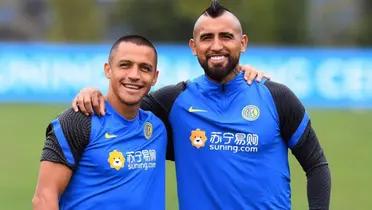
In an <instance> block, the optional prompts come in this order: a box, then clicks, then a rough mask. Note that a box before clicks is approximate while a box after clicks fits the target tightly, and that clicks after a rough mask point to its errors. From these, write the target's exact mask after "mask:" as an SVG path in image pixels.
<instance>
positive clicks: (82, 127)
mask: <svg viewBox="0 0 372 210" xmlns="http://www.w3.org/2000/svg"><path fill="white" fill-rule="evenodd" d="M58 120H59V123H60V125H61V128H62V132H63V134H64V136H65V138H66V140H67V142H68V145H69V147H70V150H71V153H72V155H73V157H74V160H75V165H71V164H69V163H68V162H67V160H66V157H65V155H64V153H63V151H62V148H61V146H60V145H59V143H58V140H57V137H56V134H55V133H54V130H53V126H52V124H50V125H49V126H48V128H47V131H46V140H45V144H44V148H43V153H42V157H41V160H46V161H52V162H57V163H62V164H64V165H66V166H68V167H69V168H71V169H74V168H75V166H76V164H77V163H78V161H79V160H80V157H81V154H82V153H83V152H84V149H85V147H86V146H87V144H88V143H89V139H90V131H91V117H88V116H85V115H83V114H82V113H80V112H74V111H73V110H72V109H68V110H66V111H65V112H63V113H62V114H61V115H60V116H59V117H58Z"/></svg>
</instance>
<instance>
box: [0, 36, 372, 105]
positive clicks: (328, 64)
mask: <svg viewBox="0 0 372 210" xmlns="http://www.w3.org/2000/svg"><path fill="white" fill-rule="evenodd" d="M110 47H111V46H110V45H83V44H49V43H48V44H47V43H0V102H42V103H55V102H69V101H71V100H72V98H73V97H74V96H75V94H76V93H77V92H78V91H79V90H80V89H81V88H82V87H86V86H90V87H97V88H100V89H101V90H103V91H105V90H106V88H107V85H108V82H107V79H106V78H105V76H104V73H103V64H104V63H105V62H106V61H107V57H108V53H109V50H110ZM157 47H158V52H159V65H158V68H159V70H160V75H159V80H158V83H157V85H156V86H155V88H154V89H156V88H159V87H162V86H164V85H168V84H175V83H176V82H179V81H181V80H187V79H192V78H195V77H197V76H199V75H201V74H203V70H202V69H201V67H200V66H199V63H198V61H197V58H196V57H195V56H193V55H192V53H191V50H190V49H189V48H188V47H187V46H185V45H167V44H163V45H161V44H159V45H158V46H157ZM241 63H242V64H249V65H252V66H254V67H256V68H258V69H261V70H264V71H265V72H268V73H269V74H270V75H271V76H272V80H274V81H278V82H281V83H284V84H286V85H287V86H288V87H290V88H291V89H292V90H293V91H294V92H295V93H296V94H297V96H298V97H299V98H300V99H301V100H302V102H304V104H305V105H306V106H308V107H330V108H333V107H336V108H372V49H344V48H343V49H337V48H329V49H325V48H283V47H275V48H274V47H258V46H255V47H250V48H248V50H247V51H246V52H245V53H244V54H242V56H241Z"/></svg>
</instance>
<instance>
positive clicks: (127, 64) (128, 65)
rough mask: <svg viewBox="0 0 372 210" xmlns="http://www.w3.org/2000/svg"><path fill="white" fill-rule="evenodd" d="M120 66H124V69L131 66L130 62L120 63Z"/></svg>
mask: <svg viewBox="0 0 372 210" xmlns="http://www.w3.org/2000/svg"><path fill="white" fill-rule="evenodd" d="M119 67H120V68H122V69H127V68H129V67H130V63H120V64H119Z"/></svg>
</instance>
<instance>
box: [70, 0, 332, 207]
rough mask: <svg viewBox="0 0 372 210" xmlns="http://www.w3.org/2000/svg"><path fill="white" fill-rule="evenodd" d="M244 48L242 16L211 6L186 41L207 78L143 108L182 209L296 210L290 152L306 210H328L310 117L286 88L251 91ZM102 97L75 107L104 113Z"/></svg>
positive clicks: (88, 95) (324, 170) (149, 100)
mask: <svg viewBox="0 0 372 210" xmlns="http://www.w3.org/2000/svg"><path fill="white" fill-rule="evenodd" d="M247 43H248V37H247V36H246V35H245V34H243V33H242V27H241V25H240V22H239V20H238V19H237V17H236V16H235V15H234V14H232V13H231V12H230V11H228V10H227V9H226V8H224V7H222V6H221V5H220V4H219V3H218V2H217V1H212V4H211V6H210V7H209V8H207V9H206V10H205V11H204V12H203V13H202V15H201V16H200V17H199V18H198V20H197V21H196V22H195V25H194V31H193V38H192V39H191V40H190V42H189V45H190V47H191V49H192V52H193V54H194V55H196V56H197V58H198V60H199V63H200V65H201V66H202V67H203V69H204V72H205V75H202V76H200V77H198V78H196V79H195V80H193V81H188V82H181V83H179V84H177V85H174V86H168V87H164V88H161V89H159V90H158V91H156V92H154V93H152V94H150V95H149V96H148V97H146V98H145V99H144V101H143V103H142V105H141V107H142V108H143V109H148V110H151V111H152V112H153V113H155V114H156V115H157V116H159V117H160V118H161V119H162V120H163V122H164V123H165V124H166V127H167V130H168V156H167V157H168V159H171V160H173V159H174V160H175V165H176V173H177V190H178V198H179V208H180V209H181V210H188V209H193V210H199V209H200V210H213V209H291V190H290V172H289V165H288V149H291V151H292V153H293V154H294V155H295V157H296V158H297V160H298V161H299V163H300V164H301V166H302V168H303V169H304V171H305V172H306V176H307V186H308V187H307V195H308V202H309V208H310V209H328V208H329V200H330V173H329V168H328V163H327V161H326V158H325V156H324V153H323V151H322V148H321V147H320V144H319V142H318V139H317V137H316V135H315V132H314V130H313V129H312V127H311V124H310V120H309V116H308V115H307V114H306V112H305V109H304V107H303V105H302V104H301V102H300V101H299V100H298V99H297V97H296V96H295V95H294V94H293V93H292V92H291V91H290V90H289V89H288V88H287V87H286V86H284V85H281V84H278V83H275V82H272V81H264V82H261V83H257V82H254V83H253V84H252V85H251V86H248V85H247V84H246V82H245V80H244V78H243V75H242V74H241V73H239V72H238V71H237V66H238V63H239V58H240V54H241V53H242V52H243V51H245V49H246V46H247ZM99 95H100V93H99V92H97V91H90V92H89V91H87V92H83V93H81V95H80V96H78V97H77V99H78V100H76V101H75V102H73V106H77V105H79V107H80V108H82V109H86V107H84V103H87V104H88V105H89V106H91V104H90V103H91V101H93V103H94V104H96V105H95V109H96V110H99V107H98V108H97V104H98V101H99V98H100V97H99ZM79 98H80V99H79ZM82 99H85V100H82ZM87 99H88V100H87ZM75 108H76V107H75ZM100 108H102V107H100ZM173 154H174V155H173Z"/></svg>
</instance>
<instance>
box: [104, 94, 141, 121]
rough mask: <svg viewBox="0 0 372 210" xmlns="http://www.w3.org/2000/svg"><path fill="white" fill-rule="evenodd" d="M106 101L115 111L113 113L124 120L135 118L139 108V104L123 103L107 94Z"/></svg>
mask: <svg viewBox="0 0 372 210" xmlns="http://www.w3.org/2000/svg"><path fill="white" fill-rule="evenodd" d="M106 99H107V101H108V102H109V103H110V104H111V106H112V107H113V108H114V109H115V111H116V112H117V113H119V114H120V115H121V116H123V117H124V118H125V119H127V120H132V119H134V118H135V117H136V116H137V113H138V110H139V108H140V105H139V104H134V105H132V104H126V103H123V102H122V101H120V100H119V99H118V98H117V97H115V96H113V95H112V94H107V96H106Z"/></svg>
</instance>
